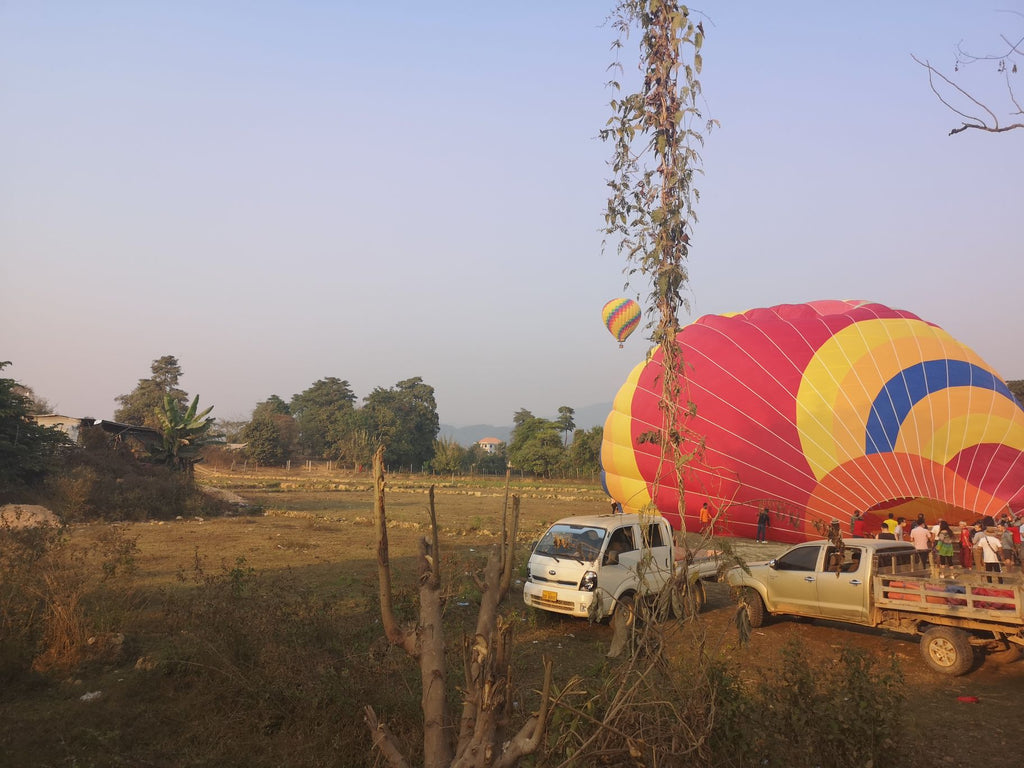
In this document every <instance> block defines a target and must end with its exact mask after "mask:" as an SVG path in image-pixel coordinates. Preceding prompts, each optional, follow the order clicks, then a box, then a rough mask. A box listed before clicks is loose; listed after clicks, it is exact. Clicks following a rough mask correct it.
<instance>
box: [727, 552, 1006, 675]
mask: <svg viewBox="0 0 1024 768" xmlns="http://www.w3.org/2000/svg"><path fill="white" fill-rule="evenodd" d="M726 580H727V581H728V582H729V584H730V586H732V587H734V588H735V589H736V590H737V592H738V596H739V600H740V601H741V603H742V604H743V605H744V606H745V608H746V612H747V618H748V619H749V620H750V625H751V626H752V627H759V626H761V625H762V623H763V622H764V620H765V616H766V614H772V615H775V614H791V615H794V616H807V617H811V618H816V619H830V620H833V621H844V622H849V623H851V624H861V625H866V626H870V627H882V628H885V629H890V630H893V631H896V632H900V633H904V634H911V635H917V634H920V635H921V653H922V655H923V656H924V659H925V661H926V662H927V663H928V664H929V666H931V667H932V669H934V670H936V671H938V672H942V673H945V674H949V675H962V674H964V673H965V672H967V671H968V670H970V669H971V667H972V666H973V664H974V651H975V649H982V650H984V651H985V652H987V654H988V655H989V657H990V658H994V659H995V660H997V661H1012V660H1015V659H1017V658H1019V657H1020V656H1021V652H1022V648H1024V579H1022V577H1021V576H1020V575H1019V574H999V573H982V572H959V573H957V574H956V575H955V576H953V575H951V576H950V577H949V578H941V577H940V575H939V574H937V573H934V572H933V571H932V569H931V568H930V567H929V565H928V563H927V562H922V561H921V559H920V556H919V555H918V553H916V552H915V551H914V549H913V547H912V546H911V545H910V544H907V543H905V542H900V541H884V540H876V539H848V540H846V541H845V542H844V545H843V547H842V548H841V549H840V548H839V547H837V546H835V545H833V544H832V543H831V542H829V541H812V542H807V543H806V544H798V545H797V546H795V547H792V548H790V549H789V550H787V551H786V552H784V553H783V554H781V555H779V556H778V557H777V558H775V559H774V560H769V561H768V562H765V563H754V564H750V565H747V566H745V567H737V568H732V569H730V570H729V571H728V572H727V573H726Z"/></svg>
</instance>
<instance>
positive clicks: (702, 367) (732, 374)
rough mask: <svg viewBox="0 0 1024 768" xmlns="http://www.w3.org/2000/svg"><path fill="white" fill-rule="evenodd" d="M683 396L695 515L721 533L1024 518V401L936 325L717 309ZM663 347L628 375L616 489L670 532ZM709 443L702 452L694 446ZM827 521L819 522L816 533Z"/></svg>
mask: <svg viewBox="0 0 1024 768" xmlns="http://www.w3.org/2000/svg"><path fill="white" fill-rule="evenodd" d="M678 344H679V347H680V350H681V352H682V355H683V360H685V373H684V374H683V381H682V382H681V384H682V387H681V391H682V392H683V393H684V394H683V396H684V397H685V398H686V402H687V403H692V408H687V409H685V411H686V415H685V416H681V417H680V418H681V419H685V422H681V424H680V427H681V428H682V429H683V430H684V431H685V432H686V434H689V435H692V436H693V437H692V440H691V439H690V438H687V440H688V442H686V444H685V445H683V446H682V448H681V450H683V451H684V452H688V453H689V452H692V455H693V459H692V460H691V461H690V462H689V463H688V464H687V465H686V467H685V470H684V472H683V477H682V482H683V485H684V488H683V490H684V499H683V500H684V505H683V515H684V517H685V523H686V525H687V527H689V528H694V529H695V528H696V527H697V526H698V523H699V519H700V507H701V504H702V503H704V502H705V501H708V502H710V504H711V506H712V507H713V508H715V509H718V510H722V511H723V517H725V518H727V519H725V520H723V521H720V525H719V528H718V529H716V532H721V533H722V534H723V535H734V536H745V537H748V538H753V537H754V531H755V528H756V525H757V517H758V513H759V511H760V510H763V509H765V508H766V507H767V508H768V509H769V510H770V512H771V515H772V518H771V527H770V529H769V538H771V539H773V540H776V541H784V542H791V543H792V542H799V541H804V540H807V539H808V538H819V537H820V536H821V535H822V534H821V532H820V528H821V526H822V525H828V524H829V522H830V521H831V520H839V521H841V524H842V525H843V530H844V531H847V530H849V529H848V528H847V527H846V526H847V524H848V523H849V522H850V520H851V517H852V515H853V513H854V511H857V510H859V511H861V512H863V513H864V516H865V518H866V519H867V520H868V521H869V527H868V530H869V531H870V530H877V526H878V525H879V524H880V522H881V520H882V519H884V518H885V517H886V516H887V514H888V513H890V512H894V513H895V514H897V515H904V516H906V517H907V519H908V520H912V519H914V518H915V517H916V516H917V515H918V514H919V513H923V514H924V515H925V517H926V519H927V521H928V522H929V523H934V522H936V521H937V520H938V518H940V517H943V518H945V519H946V520H953V521H955V520H974V519H975V518H976V517H983V516H985V515H992V516H993V517H998V516H999V515H1000V514H1002V513H1004V512H1006V511H1011V512H1013V511H1018V510H1020V509H1022V508H1024V407H1022V406H1021V404H1020V403H1019V402H1017V400H1016V399H1015V398H1014V396H1013V394H1012V393H1011V391H1010V390H1009V388H1008V387H1007V385H1006V383H1005V382H1004V381H1003V380H1002V379H1001V378H1000V377H999V375H998V374H997V373H996V372H995V371H994V370H993V369H992V368H991V367H990V366H989V365H987V364H986V363H985V361H984V360H982V359H981V358H980V357H979V356H978V355H977V354H975V353H974V352H973V351H972V350H971V349H969V348H968V347H966V346H965V345H963V344H961V343H960V342H958V341H957V340H956V339H954V338H953V337H952V336H951V335H950V334H948V333H947V332H945V331H943V330H942V329H941V328H939V327H938V326H936V325H934V324H933V323H929V322H927V321H925V320H922V319H921V318H919V317H917V316H916V315H914V314H912V313H910V312H907V311H904V310H897V309H891V308H889V307H886V306H884V305H882V304H875V303H870V302H866V301H816V302H810V303H808V304H795V305H782V306H777V307H772V308H770V309H754V310H750V311H748V312H743V313H740V314H735V315H707V316H705V317H702V318H700V319H699V320H697V321H696V322H695V323H693V324H691V325H688V326H686V327H685V328H683V329H682V331H681V333H680V334H679V336H678ZM662 359H663V358H662V351H661V349H660V348H659V349H657V350H655V351H654V352H653V353H652V354H651V356H650V357H649V359H647V360H645V361H643V362H641V363H640V364H639V365H637V366H636V368H635V369H634V370H633V372H632V373H631V374H630V376H629V378H628V380H627V381H626V383H625V384H624V385H623V386H622V388H621V389H620V390H619V393H618V395H617V396H616V398H615V403H614V406H613V410H612V413H611V414H610V415H609V416H608V420H607V422H606V423H605V427H604V443H603V445H602V449H601V459H602V463H603V465H604V481H605V487H606V488H607V490H608V492H609V495H611V497H612V498H613V499H615V500H616V501H618V502H620V503H621V504H622V505H623V506H624V507H626V508H627V510H629V509H643V508H644V507H645V506H647V505H649V504H652V503H653V504H654V506H655V507H657V508H658V509H660V510H661V512H662V514H664V515H665V517H667V518H669V520H670V522H671V523H672V524H673V525H674V526H679V525H680V524H681V523H682V522H683V521H682V520H680V514H679V509H680V507H679V492H680V489H679V488H678V487H677V483H676V479H675V473H674V472H673V457H672V455H667V454H664V452H663V451H662V450H661V445H660V443H659V442H658V441H651V440H650V439H649V438H648V436H649V435H650V434H651V432H652V431H657V430H658V429H660V428H662V425H663V418H662V415H661V411H660V410H659V398H660V397H661V394H662V391H663V386H662V378H663V376H664V368H663V365H662ZM698 440H699V444H698ZM816 523H817V525H816Z"/></svg>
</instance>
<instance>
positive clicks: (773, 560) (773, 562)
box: [768, 558, 778, 571]
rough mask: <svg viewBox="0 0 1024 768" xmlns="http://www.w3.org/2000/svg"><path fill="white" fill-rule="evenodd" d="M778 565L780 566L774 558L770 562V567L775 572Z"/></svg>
mask: <svg viewBox="0 0 1024 768" xmlns="http://www.w3.org/2000/svg"><path fill="white" fill-rule="evenodd" d="M776 565H778V561H777V560H775V559H774V558H772V559H771V560H769V561H768V567H769V568H771V569H772V570H773V571H774V570H775V566H776Z"/></svg>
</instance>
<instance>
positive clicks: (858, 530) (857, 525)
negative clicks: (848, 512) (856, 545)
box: [851, 509, 867, 539]
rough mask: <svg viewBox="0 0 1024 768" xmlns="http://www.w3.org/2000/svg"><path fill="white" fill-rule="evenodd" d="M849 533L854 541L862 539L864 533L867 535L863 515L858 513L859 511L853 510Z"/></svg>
mask: <svg viewBox="0 0 1024 768" xmlns="http://www.w3.org/2000/svg"><path fill="white" fill-rule="evenodd" d="M851 532H852V533H853V538H855V539H863V538H864V535H865V533H867V523H866V521H865V520H864V515H862V514H861V513H860V510H859V509H857V510H854V513H853V522H852V523H851Z"/></svg>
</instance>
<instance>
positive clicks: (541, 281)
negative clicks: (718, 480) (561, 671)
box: [0, 0, 1024, 425]
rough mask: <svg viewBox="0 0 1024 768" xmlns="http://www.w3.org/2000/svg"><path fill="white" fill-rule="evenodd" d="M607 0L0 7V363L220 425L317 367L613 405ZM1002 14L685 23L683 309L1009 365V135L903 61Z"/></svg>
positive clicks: (734, 13)
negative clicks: (604, 311)
mask: <svg viewBox="0 0 1024 768" xmlns="http://www.w3.org/2000/svg"><path fill="white" fill-rule="evenodd" d="M611 7H612V3H611V2H597V1H596V0H587V1H584V0H564V1H561V0H520V1H519V2H512V3H500V4H499V3H490V2H485V1H483V0H475V1H474V2H469V1H466V2H445V1H444V0H441V1H439V2H429V3H427V2H422V0H417V1H416V2H401V1H399V2H389V3H381V4H377V3H372V2H366V1H365V0H359V2H343V1H342V0H337V1H335V2H289V3H285V2H215V1H211V0H205V1H203V2H182V1H181V0H175V1H173V2H172V1H171V0H166V1H165V2H147V1H146V0H125V1H124V2H101V1H99V0H89V1H88V2H84V1H83V0H72V1H69V2H50V1H48V0H0V105H2V106H0V109H2V119H0V360H10V361H12V362H13V365H12V366H11V367H9V368H8V369H6V370H5V371H4V375H5V376H12V377H14V378H16V379H18V380H20V381H22V382H23V383H25V384H28V385H30V386H32V387H33V388H34V389H35V390H36V392H37V393H38V394H40V395H41V396H43V397H45V398H47V399H48V400H49V401H50V402H51V403H52V404H54V405H55V406H56V407H57V409H58V410H59V411H60V412H61V413H64V414H69V415H76V416H81V415H91V416H94V417H98V418H109V417H111V416H112V414H113V411H114V408H115V402H114V398H115V397H116V396H117V395H119V394H123V393H125V392H128V391H129V390H131V389H132V388H133V387H134V386H135V384H136V381H137V380H138V379H139V378H142V377H145V376H148V375H149V365H150V362H151V361H152V360H153V359H155V358H157V357H160V356H161V355H166V354H173V355H176V356H177V357H178V360H179V361H180V363H181V365H182V367H183V369H184V374H185V375H184V377H183V379H182V385H183V387H184V389H186V390H187V391H188V392H189V393H191V394H199V395H200V396H201V403H202V404H203V405H214V406H215V410H214V415H216V416H219V417H221V418H247V417H248V415H249V413H250V412H251V410H252V408H253V406H254V405H255V404H256V403H257V402H258V401H260V400H263V399H265V398H266V397H268V396H269V395H270V394H272V393H276V394H278V395H280V396H282V397H284V398H285V399H287V398H289V397H290V396H291V395H293V394H294V393H296V392H300V391H302V390H303V389H305V388H306V387H308V386H309V385H310V384H311V383H312V382H314V381H315V380H317V379H319V378H323V377H326V376H337V377H339V378H342V379H347V380H348V381H349V382H350V384H351V386H352V388H353V390H354V391H355V392H356V394H357V396H358V397H359V398H362V397H364V396H366V395H367V394H369V392H370V391H371V390H372V389H373V388H374V387H376V386H383V387H390V386H393V385H394V384H395V383H397V382H398V381H400V380H402V379H406V378H409V377H412V376H421V377H422V378H423V379H424V380H425V381H426V382H427V383H429V384H431V385H432V386H434V387H435V389H436V395H437V402H438V410H439V413H440V417H441V421H442V422H446V423H450V424H455V425H467V424H473V423H478V422H484V423H492V424H508V423H510V422H511V419H512V414H513V413H514V412H515V411H516V410H518V409H519V408H527V409H529V410H531V411H532V412H533V413H534V414H535V415H538V416H545V417H549V418H550V417H554V416H556V415H557V409H558V407H559V406H561V405H570V406H573V407H576V408H581V407H584V406H588V405H591V404H594V403H600V402H605V401H611V399H612V398H613V397H614V395H615V392H616V391H617V390H618V388H619V386H620V385H621V384H622V382H623V381H624V380H625V377H626V375H627V373H628V372H629V370H630V369H631V368H632V367H633V366H634V365H635V364H636V363H637V362H638V361H639V360H641V359H642V357H643V355H644V352H645V350H646V347H647V341H646V339H645V338H642V337H643V336H644V335H645V334H644V332H641V331H638V332H637V333H636V334H634V335H633V337H632V338H631V339H629V340H628V341H627V343H626V347H625V349H621V350H620V349H619V348H618V345H617V344H616V343H615V341H614V340H613V339H612V338H611V337H610V336H609V335H608V333H607V331H606V330H605V329H604V327H603V325H602V323H601V318H600V309H601V306H602V305H603V304H604V302H605V301H607V300H608V299H610V298H613V297H615V296H619V295H633V296H635V295H636V294H637V293H641V294H646V292H647V286H646V285H644V284H640V283H636V284H633V285H632V286H631V292H624V291H623V283H624V280H625V278H624V275H623V273H622V267H623V264H622V262H621V261H620V259H619V257H618V256H617V255H616V254H615V253H614V252H611V253H603V254H602V248H601V241H602V236H601V234H600V231H599V228H600V226H601V224H602V210H603V208H604V205H605V197H606V195H605V191H606V190H605V186H604V182H605V179H606V178H607V176H608V169H607V167H606V160H607V158H608V156H609V148H608V147H607V146H605V145H603V144H602V143H601V142H600V141H598V140H597V139H596V138H595V137H596V135H597V132H598V130H599V129H600V128H601V127H602V126H603V124H604V122H605V121H606V119H607V117H608V115H609V111H608V106H607V102H608V100H609V98H610V96H611V94H610V92H609V91H608V90H607V89H606V88H605V87H604V83H605V81H606V79H607V77H608V74H607V72H606V67H607V65H608V63H609V62H610V60H611V59H610V56H611V54H610V51H609V46H610V43H611V41H612V40H613V32H612V30H611V29H610V28H609V27H608V26H604V25H603V22H604V18H605V16H606V14H607V13H608V11H609V10H610V9H611ZM996 7H998V8H1010V9H1014V10H1017V11H1021V10H1024V3H1022V1H1021V0H999V2H998V3H995V4H989V3H987V2H982V1H980V0H973V1H972V2H964V1H959V2H954V1H945V2H944V1H942V0H927V1H925V0H921V1H919V2H910V1H903V0H899V1H896V2H894V1H893V0H880V1H874V2H873V1H869V2H862V3H831V2H821V1H820V0H808V1H807V2H796V1H794V2H735V1H733V2H719V3H715V2H708V3H707V4H706V5H704V6H702V10H703V11H705V12H706V14H707V19H706V20H705V28H706V31H707V42H706V45H705V49H704V65H705V66H704V75H703V78H702V79H703V85H704V93H705V97H706V112H707V116H708V117H713V118H716V119H718V120H719V121H720V122H721V129H720V130H716V131H715V132H714V133H713V134H712V135H710V136H709V137H708V139H707V143H706V146H705V149H704V153H703V156H704V165H705V173H706V175H705V177H704V178H703V179H702V180H701V181H700V182H699V185H698V186H699V188H700V191H701V202H700V205H699V208H698V215H699V217H700V223H699V224H698V226H697V228H696V232H695V235H694V240H693V242H694V247H693V250H692V259H691V278H692V286H691V287H692V305H693V306H692V312H693V314H692V317H691V318H684V319H695V318H696V317H698V316H700V315H703V314H707V313H718V312H730V311H738V310H744V309H748V308H751V307H756V306H771V305H774V304H779V303H793V302H801V301H808V300H813V299H824V298H857V299H870V300H874V301H880V302H882V303H885V304H889V305H891V306H895V307H899V308H903V309H908V310H910V311H912V312H915V313H917V314H918V315H920V316H921V317H923V318H924V319H926V320H930V321H932V322H935V323H937V324H939V325H941V326H942V327H944V328H945V329H946V330H948V331H949V332H951V333H952V334H953V335H954V336H956V337H957V338H958V339H959V340H960V341H962V342H964V343H965V344H967V345H969V346H971V347H972V348H974V349H975V350H976V351H977V352H978V353H979V354H980V355H981V356H982V357H983V358H985V359H986V360H987V361H988V362H989V363H990V364H991V365H993V366H994V367H995V368H996V369H997V370H998V371H999V372H1000V373H1001V374H1002V375H1003V376H1004V377H1005V378H1010V379H1014V378H1024V353H1022V347H1021V344H1020V342H1019V337H1020V330H1019V329H1020V327H1021V317H1022V285H1024V282H1022V278H1024V254H1022V253H1021V250H1020V245H1019V244H1020V241H1021V231H1022V225H1024V206H1022V202H1024V199H1022V198H1024V193H1022V190H1021V180H1022V179H1024V131H1018V132H1011V133H1007V134H1003V135H988V134H983V133H980V132H976V131H972V132H967V133H964V134H962V135H959V136H954V137H949V136H947V132H948V130H949V129H950V128H951V127H953V126H955V125H956V124H957V120H956V119H955V116H954V115H952V114H951V113H949V112H947V111H946V109H945V108H944V107H943V106H942V105H941V104H939V103H938V102H937V101H936V99H935V97H934V96H933V95H932V93H931V92H930V91H929V88H928V83H927V78H926V73H925V71H924V70H923V69H922V68H921V67H919V66H918V65H917V64H915V63H914V62H913V60H912V59H911V53H916V54H918V55H919V56H920V57H926V58H929V59H931V60H932V61H933V62H935V63H937V64H939V65H942V66H943V67H945V68H946V69H952V63H953V49H954V46H955V45H956V43H957V42H958V41H960V40H964V42H965V44H967V45H968V47H971V48H973V49H975V50H978V51H983V52H988V51H991V50H994V49H995V47H996V45H997V42H998V37H997V36H998V34H999V33H1001V32H1007V33H1010V34H1016V35H1018V36H1020V34H1022V33H1024V21H1022V19H1021V18H1020V17H1019V16H1013V15H1008V14H1005V13H998V12H997V11H995V10H994V9H995V8H996ZM624 61H625V63H626V65H627V68H628V69H629V70H632V68H633V66H634V63H635V61H636V55H635V53H634V52H633V51H628V52H627V53H626V54H625V55H624ZM966 74H967V75H968V76H970V77H971V78H972V80H974V81H976V82H977V83H978V84H979V85H980V86H981V87H983V88H984V89H985V93H986V94H987V95H989V96H990V97H991V99H992V101H993V102H995V101H998V100H999V91H998V88H997V85H998V81H995V79H994V78H995V76H994V75H992V74H991V68H986V67H985V66H984V65H976V66H975V67H974V68H972V69H971V70H969V71H968V72H967V73H966ZM1021 91H1024V84H1022V85H1021Z"/></svg>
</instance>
